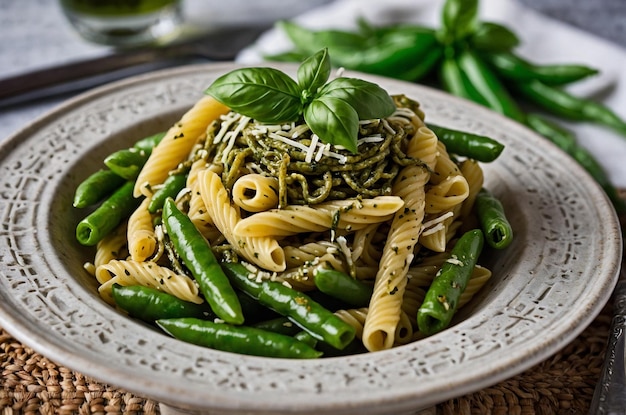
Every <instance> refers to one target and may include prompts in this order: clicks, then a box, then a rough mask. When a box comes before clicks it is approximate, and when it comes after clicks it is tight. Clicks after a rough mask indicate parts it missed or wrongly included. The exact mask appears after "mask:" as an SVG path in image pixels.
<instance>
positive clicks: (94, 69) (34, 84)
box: [0, 26, 268, 107]
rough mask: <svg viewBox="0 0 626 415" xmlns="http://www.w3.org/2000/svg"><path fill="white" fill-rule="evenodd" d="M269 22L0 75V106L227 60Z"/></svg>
mask: <svg viewBox="0 0 626 415" xmlns="http://www.w3.org/2000/svg"><path fill="white" fill-rule="evenodd" d="M267 29H268V26H246V27H229V28H221V29H217V30H215V31H213V32H209V33H206V34H204V35H202V36H195V37H192V38H189V39H186V40H184V41H178V42H175V43H171V44H168V45H164V46H155V47H146V48H138V49H130V50H122V51H119V52H114V53H111V54H108V55H105V56H102V57H97V58H91V59H85V60H80V61H73V62H69V63H65V64H61V65H58V66H51V67H46V68H42V69H37V70H33V71H30V72H27V73H23V74H19V75H15V76H11V77H7V78H3V79H0V107H4V106H8V105H15V104H22V103H25V102H28V101H31V100H34V99H41V98H49V97H52V96H56V95H61V94H65V93H68V92H77V91H80V90H85V89H88V88H92V87H95V86H97V85H101V84H104V83H107V82H111V81H114V80H118V79H121V78H124V77H128V76H131V75H136V74H139V73H143V72H147V71H150V70H155V69H161V68H164V67H170V66H175V65H180V64H181V63H185V62H190V61H193V60H194V59H196V60H203V61H206V60H208V61H229V60H233V59H234V58H235V57H236V56H237V54H238V53H239V52H240V51H241V50H242V49H243V48H245V47H246V46H248V45H250V44H251V43H252V42H254V40H256V38H257V37H258V36H259V35H260V34H261V33H262V32H263V31H265V30H267Z"/></svg>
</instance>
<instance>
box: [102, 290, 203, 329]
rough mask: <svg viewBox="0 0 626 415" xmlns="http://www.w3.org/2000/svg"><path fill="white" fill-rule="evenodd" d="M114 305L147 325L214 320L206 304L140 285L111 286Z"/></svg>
mask: <svg viewBox="0 0 626 415" xmlns="http://www.w3.org/2000/svg"><path fill="white" fill-rule="evenodd" d="M112 294H113V299H114V300H115V304H116V305H117V306H118V307H119V308H121V309H122V310H124V311H126V312H127V313H128V314H129V315H130V316H132V317H136V318H138V319H140V320H143V321H145V322H147V323H154V322H155V321H156V320H160V319H164V318H182V317H196V318H203V319H210V320H212V319H214V318H215V314H213V311H212V310H211V308H210V307H209V306H208V305H207V304H206V303H202V304H195V303H191V302H189V301H184V300H181V299H180V298H178V297H175V296H173V295H172V294H168V293H166V292H163V291H160V290H157V289H156V288H151V287H145V286H142V285H128V286H122V285H119V284H113V287H112Z"/></svg>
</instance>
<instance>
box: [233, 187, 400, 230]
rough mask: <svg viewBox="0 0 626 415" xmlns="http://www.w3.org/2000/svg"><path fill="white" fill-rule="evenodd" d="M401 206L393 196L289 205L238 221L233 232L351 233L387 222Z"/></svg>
mask: <svg viewBox="0 0 626 415" xmlns="http://www.w3.org/2000/svg"><path fill="white" fill-rule="evenodd" d="M403 206H404V202H403V201H402V199H401V198H399V197H395V196H380V197H375V198H372V199H363V200H358V201H357V200H352V201H351V200H342V201H332V202H325V203H320V204H319V205H313V206H298V205H289V206H287V207H285V208H284V209H272V210H269V211H266V212H259V213H257V214H254V215H251V216H249V217H247V218H245V219H242V220H241V221H240V222H239V223H238V224H237V226H236V227H235V230H234V232H235V234H236V235H240V236H260V235H273V236H289V235H297V234H299V233H303V232H322V231H326V230H328V229H341V230H349V231H354V230H357V229H361V228H363V227H366V226H368V225H370V224H372V223H380V222H386V221H388V220H389V219H391V218H392V217H393V214H394V213H395V212H397V211H398V210H400V209H401V208H402V207H403Z"/></svg>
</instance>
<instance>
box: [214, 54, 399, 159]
mask: <svg viewBox="0 0 626 415" xmlns="http://www.w3.org/2000/svg"><path fill="white" fill-rule="evenodd" d="M330 71H331V64H330V58H329V56H328V50H327V49H322V50H320V51H319V52H317V53H316V54H314V55H312V56H310V57H309V58H307V59H306V60H305V61H303V62H302V64H301V65H300V66H299V68H298V71H297V82H296V81H294V80H293V79H292V78H291V77H289V75H287V74H285V73H284V72H282V71H280V70H278V69H273V68H241V69H236V70H234V71H231V72H229V73H227V74H225V75H222V76H221V77H219V78H218V79H216V80H215V81H214V82H213V83H212V84H211V86H209V88H207V90H206V91H205V93H206V94H208V95H211V96H213V97H214V98H215V99H217V100H218V101H220V102H221V103H223V104H224V105H226V106H228V107H229V108H230V109H232V110H233V111H236V112H238V113H240V114H243V115H246V116H248V117H251V118H254V119H255V120H257V121H259V122H263V123H283V122H298V121H301V120H302V119H303V120H304V122H305V123H306V124H307V125H308V126H309V128H310V129H311V131H312V132H313V133H315V134H316V135H317V136H318V137H319V138H320V140H321V141H323V142H325V143H330V144H332V145H335V146H340V147H344V148H346V149H347V150H349V151H351V152H352V153H356V152H357V137H358V132H359V120H365V119H373V118H384V117H387V116H389V115H391V114H392V113H393V112H394V110H395V109H396V107H395V105H394V103H393V100H392V99H391V97H390V96H389V94H388V93H387V92H386V91H385V90H384V89H382V88H381V87H380V86H378V85H376V84H374V83H371V82H367V81H364V80H362V79H356V78H346V77H339V78H336V79H334V80H332V81H330V82H328V78H329V77H330Z"/></svg>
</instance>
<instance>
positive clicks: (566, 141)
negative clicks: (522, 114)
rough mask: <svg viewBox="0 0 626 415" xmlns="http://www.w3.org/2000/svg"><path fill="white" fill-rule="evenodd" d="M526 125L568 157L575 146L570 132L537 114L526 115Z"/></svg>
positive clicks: (574, 140)
mask: <svg viewBox="0 0 626 415" xmlns="http://www.w3.org/2000/svg"><path fill="white" fill-rule="evenodd" d="M526 124H527V125H528V126H529V127H530V128H531V129H533V130H535V132H537V133H539V134H540V135H542V136H544V137H545V138H547V139H548V140H550V141H552V142H553V143H554V144H556V146H557V147H559V148H560V149H561V150H563V151H565V152H566V153H568V154H570V155H571V154H572V151H573V149H574V147H576V146H577V143H576V137H575V136H574V134H573V133H572V132H571V131H568V130H566V129H565V128H563V127H561V126H560V125H558V124H556V123H554V122H552V121H550V120H548V119H546V118H545V117H542V116H541V115H539V114H534V113H530V114H526Z"/></svg>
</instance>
